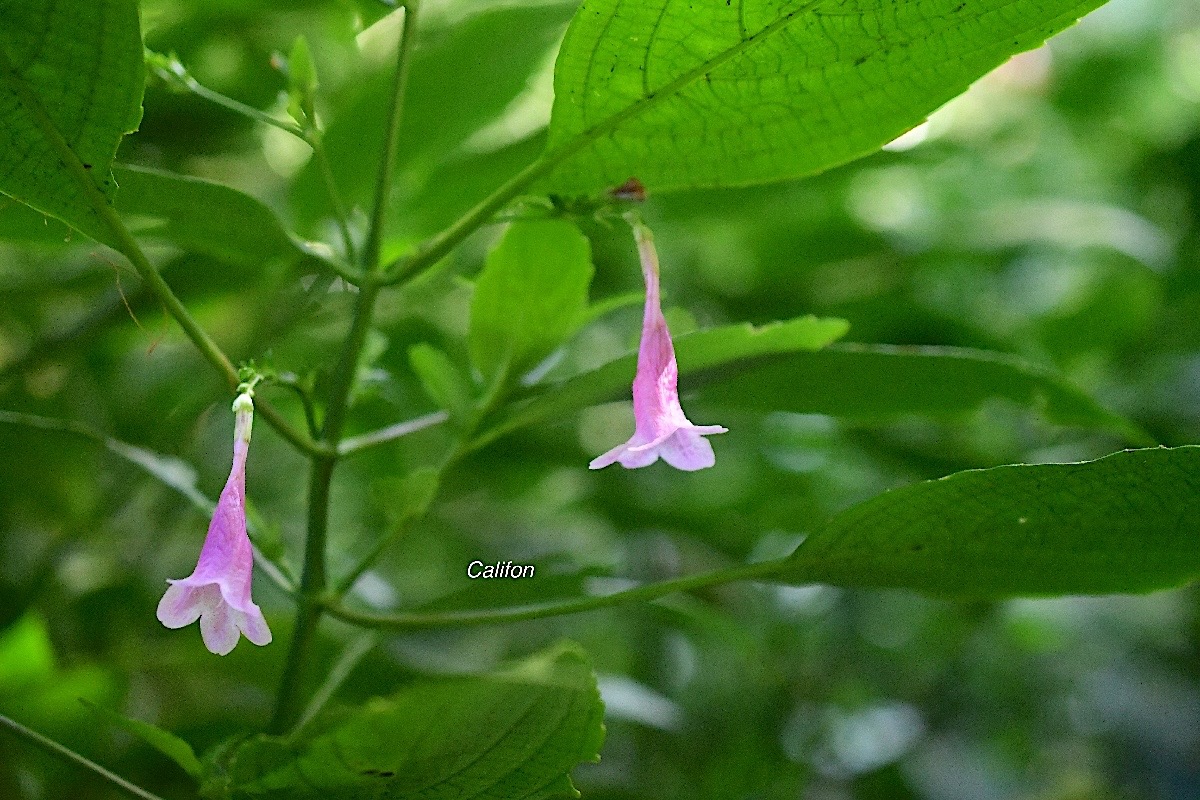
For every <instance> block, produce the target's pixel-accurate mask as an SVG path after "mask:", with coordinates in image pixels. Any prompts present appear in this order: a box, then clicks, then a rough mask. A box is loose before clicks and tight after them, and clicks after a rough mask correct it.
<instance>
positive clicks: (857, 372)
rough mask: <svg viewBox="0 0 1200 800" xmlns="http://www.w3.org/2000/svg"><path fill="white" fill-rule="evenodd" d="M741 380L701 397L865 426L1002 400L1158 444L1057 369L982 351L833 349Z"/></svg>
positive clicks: (777, 363)
mask: <svg viewBox="0 0 1200 800" xmlns="http://www.w3.org/2000/svg"><path fill="white" fill-rule="evenodd" d="M719 377H725V378H728V377H729V376H719ZM737 378H738V379H737V380H736V381H734V380H720V381H715V382H714V383H713V384H711V385H709V386H706V387H705V388H703V389H702V390H701V392H700V396H701V397H702V398H703V400H704V401H705V402H706V403H711V404H716V405H722V406H728V407H731V408H739V409H753V410H759V411H795V412H799V413H816V414H829V415H831V416H837V417H842V418H847V419H855V420H862V421H866V422H885V421H890V420H894V419H897V418H899V417H903V416H909V415H920V416H924V417H933V418H953V417H955V416H961V415H963V414H966V413H968V412H971V411H976V410H978V409H979V408H980V407H981V406H982V405H983V404H984V403H985V402H986V401H988V400H991V399H997V398H1003V399H1005V400H1011V401H1013V402H1015V403H1018V404H1020V405H1022V406H1029V407H1033V408H1037V409H1038V410H1039V411H1040V412H1041V413H1042V414H1043V415H1044V416H1045V417H1046V419H1048V420H1050V421H1051V422H1056V423H1059V424H1061V425H1077V426H1080V427H1085V428H1100V429H1106V430H1111V431H1114V432H1117V433H1120V434H1122V435H1123V436H1126V437H1128V438H1129V439H1130V440H1131V441H1134V442H1137V443H1138V444H1151V445H1152V444H1155V442H1154V441H1153V439H1151V438H1150V437H1149V435H1148V434H1146V433H1145V432H1144V431H1142V430H1141V429H1140V428H1138V427H1137V426H1135V425H1134V424H1133V423H1131V422H1129V421H1128V420H1126V419H1125V418H1124V417H1121V416H1120V415H1118V414H1114V413H1113V412H1111V411H1109V410H1107V409H1105V408H1104V407H1103V406H1101V405H1100V404H1099V403H1097V402H1096V401H1095V400H1093V399H1092V398H1091V397H1089V396H1088V395H1087V394H1085V393H1084V392H1082V391H1080V390H1079V389H1077V388H1076V387H1074V386H1072V385H1071V384H1069V383H1068V382H1067V381H1065V380H1064V379H1063V378H1062V376H1060V375H1058V374H1057V373H1055V372H1053V371H1052V370H1049V369H1046V368H1044V367H1039V366H1036V365H1034V364H1030V363H1029V362H1027V361H1023V360H1022V359H1019V358H1015V357H1013V356H1009V355H1005V354H1002V353H991V352H987V351H984V350H969V349H965V348H958V347H895V346H890V345H863V344H836V345H833V346H831V347H829V348H826V349H825V350H822V351H820V352H816V353H796V354H792V355H788V356H786V357H784V358H779V359H772V360H770V361H769V362H766V363H763V364H758V365H751V366H750V368H749V369H746V370H743V371H741V372H739V373H738V375H737Z"/></svg>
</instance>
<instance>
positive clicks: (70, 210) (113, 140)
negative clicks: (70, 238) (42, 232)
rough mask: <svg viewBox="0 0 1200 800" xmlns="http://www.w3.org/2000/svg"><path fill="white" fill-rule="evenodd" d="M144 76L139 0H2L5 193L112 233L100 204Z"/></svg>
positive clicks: (133, 124)
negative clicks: (59, 0) (63, 0)
mask: <svg viewBox="0 0 1200 800" xmlns="http://www.w3.org/2000/svg"><path fill="white" fill-rule="evenodd" d="M144 84H145V78H144V65H143V61H142V37H141V30H140V27H139V23H138V7H137V3H136V2H135V0H96V2H90V3H72V4H68V5H64V4H62V3H57V2H54V0H0V193H3V194H6V195H9V196H10V197H13V198H15V199H16V200H19V201H21V202H22V203H26V204H28V205H31V206H33V207H34V208H36V209H38V210H39V211H41V212H43V213H45V214H49V215H50V216H52V217H56V218H58V219H61V220H62V221H63V222H66V223H67V224H68V225H70V226H72V227H74V228H76V229H78V230H80V231H82V232H83V233H86V234H87V235H88V236H91V237H93V238H95V239H98V240H100V241H109V239H110V238H111V237H110V235H109V233H108V227H107V226H106V225H105V224H104V222H103V221H102V220H101V217H100V213H99V212H98V211H97V207H96V204H97V202H103V198H105V197H107V198H109V199H111V197H112V194H113V191H114V190H115V188H116V187H115V184H114V182H113V177H112V175H111V173H110V172H109V168H110V166H111V164H112V160H113V157H114V156H115V155H116V152H117V145H118V144H119V143H120V141H121V138H122V137H123V136H124V135H125V134H126V133H131V132H133V131H135V130H137V126H138V123H139V122H140V121H141V115H142V89H143V88H144ZM97 190H98V191H99V194H97Z"/></svg>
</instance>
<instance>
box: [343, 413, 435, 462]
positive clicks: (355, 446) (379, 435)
mask: <svg viewBox="0 0 1200 800" xmlns="http://www.w3.org/2000/svg"><path fill="white" fill-rule="evenodd" d="M448 419H450V415H449V414H447V413H446V412H445V411H434V412H433V413H431V414H426V415H425V416H423V417H417V418H416V419H410V420H407V421H405V422H397V423H396V424H395V425H389V426H387V427H386V428H380V429H379V430H377V431H368V432H367V433H361V434H359V435H358V436H350V437H348V438H346V439H343V440H342V441H341V442H340V443H338V455H339V456H348V455H350V454H352V453H357V452H358V451H359V450H365V449H367V448H368V447H373V446H374V445H377V444H383V443H384V442H390V441H393V440H395V439H399V438H400V437H402V436H408V435H409V434H410V433H416V432H417V431H423V430H425V429H426V428H432V427H433V426H434V425H440V424H442V423H443V422H445V421H446V420H448Z"/></svg>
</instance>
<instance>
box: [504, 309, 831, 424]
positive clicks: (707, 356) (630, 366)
mask: <svg viewBox="0 0 1200 800" xmlns="http://www.w3.org/2000/svg"><path fill="white" fill-rule="evenodd" d="M847 327H848V326H847V324H846V322H845V320H840V319H818V318H817V317H800V318H798V319H793V320H787V321H786V322H774V323H771V324H769V325H761V326H758V327H755V326H753V325H750V324H748V323H746V324H742V325H726V326H724V327H721V328H713V329H712V330H707V331H697V332H695V333H690V334H685V335H683V336H680V337H678V338H677V339H676V340H675V355H676V358H677V359H678V361H679V375H680V376H681V377H686V376H689V375H692V374H693V373H696V372H699V371H701V370H706V369H713V368H717V367H722V366H724V365H728V364H732V363H735V362H738V361H742V360H748V359H756V358H759V357H762V356H769V355H775V354H780V353H794V352H798V351H806V350H819V349H820V348H822V347H825V346H826V345H828V344H829V343H830V342H833V341H834V340H836V339H837V338H838V337H840V336H842V335H843V334H845V332H846V330H847ZM636 366H637V354H636V353H635V354H630V355H627V356H623V357H622V358H618V359H616V360H614V361H610V362H609V363H607V364H605V365H604V366H602V367H599V368H598V369H594V370H592V371H590V372H585V373H583V374H582V375H577V376H575V377H573V378H570V379H568V380H566V381H563V382H562V383H559V384H557V385H555V386H550V387H547V388H546V389H545V391H544V393H542V394H540V395H539V396H538V397H535V398H534V399H533V400H530V401H529V402H527V403H525V404H524V405H519V406H516V407H514V408H512V409H511V410H509V411H507V412H505V413H504V414H503V415H502V416H501V418H500V420H499V421H498V422H497V423H496V424H495V425H494V426H493V428H492V430H490V431H489V432H488V434H487V436H486V437H485V438H486V439H487V440H491V439H493V438H495V437H496V436H500V435H502V434H504V433H508V432H509V431H513V430H516V429H517V428H521V427H524V426H526V425H532V424H533V423H535V422H538V421H539V420H543V419H551V418H562V417H565V416H567V415H569V414H573V413H575V412H576V411H579V410H580V409H583V408H586V407H588V406H590V405H594V404H596V403H603V402H606V401H609V400H615V399H618V398H620V397H622V396H625V395H627V394H628V392H629V387H630V385H631V384H632V383H633V373H634V370H635V369H636ZM684 388H685V390H686V386H685V387H684Z"/></svg>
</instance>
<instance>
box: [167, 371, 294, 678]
mask: <svg viewBox="0 0 1200 800" xmlns="http://www.w3.org/2000/svg"><path fill="white" fill-rule="evenodd" d="M233 411H234V414H235V420H236V421H235V423H234V434H233V469H232V470H231V471H230V473H229V480H228V481H226V483H225V488H224V489H223V490H222V491H221V499H220V500H219V501H218V502H217V509H216V511H215V512H214V513H213V517H212V523H210V524H209V526H208V536H206V537H205V539H204V546H203V547H202V548H201V549H200V560H199V562H197V564H196V569H195V570H194V571H193V572H192V574H191V575H189V576H188V577H186V578H183V579H182V580H177V581H167V583H169V584H171V586H170V587H169V588H168V589H167V592H166V594H164V595H163V598H162V600H161V601H159V604H158V620H159V622H161V623H162V624H163V625H166V626H167V627H168V628H182V627H184V626H185V625H191V624H192V623H193V622H195V621H196V620H197V619H199V620H200V635H201V636H202V637H203V638H204V646H205V647H207V648H208V649H209V651H210V652H213V653H216V654H217V655H219V656H223V655H225V654H227V653H229V652H230V651H231V650H233V648H234V646H235V645H237V643H238V638H239V636H240V634H243V633H244V634H245V635H246V638H247V639H249V640H250V641H252V642H254V643H255V644H257V645H264V644H268V643H270V641H271V629H270V628H268V627H267V621H266V620H265V619H263V615H262V611H260V610H259V608H258V606H256V605H255V604H254V602H253V601H252V600H251V599H250V573H251V572H252V571H253V568H254V551H253V549H252V548H251V546H250V537H249V536H247V535H246V456H247V455H248V454H249V452H250V429H251V426H252V424H253V422H254V402H253V400H251V398H250V395H249V394H248V393H246V394H240V395H238V397H237V399H236V400H235V401H234V402H233ZM239 632H240V633H239Z"/></svg>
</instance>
